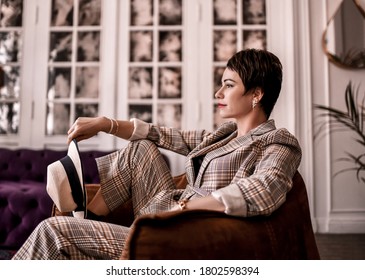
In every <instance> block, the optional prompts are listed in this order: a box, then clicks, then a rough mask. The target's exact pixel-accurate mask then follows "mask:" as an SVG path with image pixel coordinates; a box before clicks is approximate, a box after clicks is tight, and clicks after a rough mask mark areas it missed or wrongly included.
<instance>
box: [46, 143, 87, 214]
mask: <svg viewBox="0 0 365 280" xmlns="http://www.w3.org/2000/svg"><path fill="white" fill-rule="evenodd" d="M46 188H47V193H48V194H49V196H50V197H51V199H52V200H53V202H54V203H55V205H56V207H57V208H58V209H59V210H60V211H61V212H70V211H84V210H85V207H86V193H85V185H84V179H83V168H82V162H81V158H80V153H79V149H78V146H77V142H76V140H73V141H71V143H70V144H69V147H68V151H67V155H66V156H65V157H64V158H62V159H60V160H58V161H56V162H54V163H52V164H50V165H49V166H48V168H47V187H46Z"/></svg>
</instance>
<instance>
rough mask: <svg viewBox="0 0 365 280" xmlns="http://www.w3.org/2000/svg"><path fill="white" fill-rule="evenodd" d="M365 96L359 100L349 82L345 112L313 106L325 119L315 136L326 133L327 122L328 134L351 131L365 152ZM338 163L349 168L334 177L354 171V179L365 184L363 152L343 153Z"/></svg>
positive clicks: (328, 107) (356, 89) (364, 157)
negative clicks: (345, 163)
mask: <svg viewBox="0 0 365 280" xmlns="http://www.w3.org/2000/svg"><path fill="white" fill-rule="evenodd" d="M364 103H365V95H364V96H363V97H362V98H360V96H359V87H357V88H355V87H354V86H353V85H352V83H351V81H350V82H349V83H348V85H347V87H346V90H345V104H346V111H341V110H339V109H336V108H333V107H330V106H323V105H317V104H316V105H314V107H315V109H317V110H320V111H321V113H320V114H319V117H320V118H325V121H323V122H322V123H321V125H320V127H319V130H318V132H317V133H316V134H315V136H316V137H317V136H318V135H319V134H320V133H321V132H323V131H325V132H326V131H328V130H326V129H324V126H325V125H327V120H328V121H329V133H334V132H341V131H346V130H347V131H352V132H354V135H355V137H354V141H356V142H357V143H359V144H360V145H361V146H362V147H364V151H365V128H364V124H365V107H364ZM339 160H340V161H344V162H348V163H350V164H351V167H348V168H344V169H342V170H340V171H339V172H337V173H336V174H335V175H338V174H339V173H342V172H346V171H356V178H357V180H358V181H360V182H363V183H365V176H364V175H363V174H364V173H363V171H365V152H364V153H360V154H354V153H350V152H345V156H344V157H342V158H339Z"/></svg>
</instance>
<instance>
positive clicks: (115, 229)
mask: <svg viewBox="0 0 365 280" xmlns="http://www.w3.org/2000/svg"><path fill="white" fill-rule="evenodd" d="M97 165H98V169H99V175H100V183H101V192H102V195H103V198H104V200H105V202H106V203H107V205H108V207H109V208H110V210H111V211H112V210H113V209H115V208H117V207H118V206H119V205H121V204H122V203H124V202H125V201H127V200H128V199H129V198H132V201H133V209H134V214H135V216H136V217H138V216H140V215H143V214H147V213H157V212H161V211H168V210H169V209H170V208H171V207H173V206H175V205H176V195H181V194H182V192H183V190H180V189H176V185H175V183H174V181H173V178H172V175H171V172H170V170H169V168H168V166H167V163H166V161H165V160H164V158H163V156H162V155H161V153H160V151H159V150H158V148H157V146H156V145H155V144H154V143H152V142H151V141H148V140H139V141H133V142H130V143H129V144H128V145H127V147H125V148H123V149H122V150H120V151H117V152H114V153H111V154H109V155H107V156H104V157H101V158H98V159H97ZM132 226H133V225H132ZM129 231H130V228H128V227H123V226H119V225H114V224H108V223H103V222H98V221H92V220H85V219H78V218H74V217H51V218H48V219H46V220H44V221H43V222H41V223H40V224H39V225H38V226H37V227H36V229H35V230H34V231H33V232H32V234H31V235H30V236H29V238H28V239H27V240H26V241H25V243H24V244H23V246H22V247H21V248H20V249H19V251H18V252H17V253H16V254H15V256H14V257H13V259H14V260H20V259H22V260H25V259H52V260H62V259H66V260H67V259H118V258H119V257H120V255H121V253H122V250H123V247H124V244H125V240H126V238H127V236H128V234H129Z"/></svg>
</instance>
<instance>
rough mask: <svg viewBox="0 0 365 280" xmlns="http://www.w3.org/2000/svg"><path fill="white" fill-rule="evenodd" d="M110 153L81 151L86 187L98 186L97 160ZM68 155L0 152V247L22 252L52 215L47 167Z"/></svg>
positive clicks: (58, 153) (30, 151) (52, 152)
mask: <svg viewBox="0 0 365 280" xmlns="http://www.w3.org/2000/svg"><path fill="white" fill-rule="evenodd" d="M107 153H108V152H101V151H82V152H80V156H81V161H82V164H83V171H84V172H83V173H84V180H85V184H90V183H98V182H99V177H98V172H97V167H96V161H95V158H97V157H100V156H103V155H105V154H107ZM66 154H67V151H55V150H47V149H44V150H31V149H17V150H11V149H4V148H0V247H3V248H15V249H17V248H19V247H20V246H21V245H22V244H23V242H24V241H25V239H26V238H27V237H28V236H29V235H30V233H31V232H32V231H33V230H34V228H35V227H36V226H37V225H38V224H39V222H41V221H42V220H44V219H45V218H47V217H50V216H51V214H52V206H53V202H52V200H51V199H50V197H49V196H48V194H47V192H46V181H47V166H48V165H49V164H51V163H52V162H55V161H57V160H59V159H61V158H63V157H64V156H65V155H66Z"/></svg>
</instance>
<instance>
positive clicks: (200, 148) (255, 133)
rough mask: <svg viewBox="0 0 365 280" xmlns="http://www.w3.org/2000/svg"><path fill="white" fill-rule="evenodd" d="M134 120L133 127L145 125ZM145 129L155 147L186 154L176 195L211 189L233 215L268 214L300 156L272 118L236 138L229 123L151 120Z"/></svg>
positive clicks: (288, 183)
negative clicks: (185, 124)
mask: <svg viewBox="0 0 365 280" xmlns="http://www.w3.org/2000/svg"><path fill="white" fill-rule="evenodd" d="M139 122H140V123H139V124H138V123H137V130H138V126H141V125H142V126H143V125H145V124H141V121H139ZM146 131H148V134H147V136H146V138H147V139H149V140H151V141H153V142H154V143H155V144H156V145H157V146H159V147H161V148H164V149H168V150H171V151H174V152H177V153H179V154H182V155H185V156H186V163H185V170H186V176H187V181H188V186H187V188H186V190H185V192H184V193H183V196H182V198H189V197H194V196H197V195H199V192H202V193H203V195H204V194H212V195H213V196H215V197H216V198H217V199H223V202H224V204H225V205H226V207H227V204H228V205H229V204H232V207H231V208H232V209H231V213H228V214H233V215H239V216H254V215H268V214H270V213H272V212H273V211H274V210H275V209H277V208H278V207H279V206H280V205H281V204H282V203H283V202H284V201H285V198H286V193H287V192H288V191H289V190H290V189H291V187H292V177H293V176H294V173H295V172H296V170H297V168H298V166H299V164H300V161H301V155H302V153H301V148H300V146H299V143H298V141H297V139H296V138H295V137H294V136H293V135H292V134H290V133H289V132H288V131H287V130H286V129H284V128H281V129H276V127H275V122H274V121H273V120H268V121H267V122H265V123H263V124H261V125H260V126H258V127H256V128H254V129H252V130H251V131H250V132H248V133H247V134H246V135H244V136H241V137H236V136H237V126H236V124H235V123H233V122H228V123H225V124H223V125H222V126H220V127H219V128H218V129H217V130H216V131H214V132H207V131H205V130H196V131H183V130H178V129H174V128H167V127H159V126H156V125H153V124H149V128H148V130H146ZM143 138H144V137H143ZM226 198H227V199H226ZM242 198H243V199H242ZM235 201H236V202H235ZM235 208H237V209H235ZM242 209H244V210H242ZM228 212H229V211H228Z"/></svg>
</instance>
